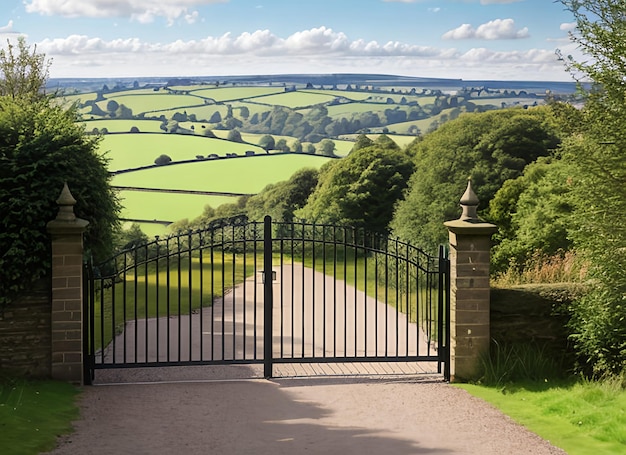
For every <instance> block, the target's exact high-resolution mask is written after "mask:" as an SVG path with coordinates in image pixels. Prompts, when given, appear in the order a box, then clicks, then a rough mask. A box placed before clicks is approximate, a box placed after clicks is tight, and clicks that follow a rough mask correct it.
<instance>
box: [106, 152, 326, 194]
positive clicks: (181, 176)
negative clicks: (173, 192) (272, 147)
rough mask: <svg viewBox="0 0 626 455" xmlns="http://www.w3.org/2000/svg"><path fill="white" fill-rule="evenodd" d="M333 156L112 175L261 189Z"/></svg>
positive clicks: (175, 184) (259, 158) (117, 180)
mask: <svg viewBox="0 0 626 455" xmlns="http://www.w3.org/2000/svg"><path fill="white" fill-rule="evenodd" d="M331 159H332V158H328V157H323V156H319V155H306V154H299V153H288V154H283V155H256V156H251V157H241V158H231V159H220V160H213V161H211V160H206V161H199V162H193V163H182V164H175V165H169V166H157V167H154V168H150V169H142V170H139V171H135V172H129V173H125V174H117V175H115V176H114V177H113V179H112V185H114V186H139V187H145V188H164V189H182V190H197V191H219V192H236V193H239V192H241V193H258V192H259V191H261V190H262V189H263V188H264V187H265V186H267V185H268V184H270V183H274V182H279V181H282V180H287V179H289V177H291V176H292V175H293V174H294V173H295V172H296V171H297V170H299V169H302V168H309V167H314V168H319V167H320V166H322V165H323V164H324V163H326V162H328V161H329V160H331Z"/></svg>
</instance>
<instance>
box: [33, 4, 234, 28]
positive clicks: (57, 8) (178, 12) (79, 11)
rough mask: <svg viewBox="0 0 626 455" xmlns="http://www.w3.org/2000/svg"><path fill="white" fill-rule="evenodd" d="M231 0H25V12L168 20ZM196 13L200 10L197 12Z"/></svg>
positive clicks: (146, 20)
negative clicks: (203, 6) (191, 10)
mask: <svg viewBox="0 0 626 455" xmlns="http://www.w3.org/2000/svg"><path fill="white" fill-rule="evenodd" d="M228 1H229V0H65V1H58V0H24V4H25V7H26V12H28V13H39V14H41V15H45V16H64V17H129V18H130V19H132V20H136V21H138V22H141V23H148V22H152V21H154V20H155V18H157V17H164V18H165V19H167V21H168V22H169V23H172V21H173V20H175V19H178V18H180V17H183V18H185V19H186V20H188V19H187V16H189V15H192V16H193V14H194V12H190V9H192V8H193V7H195V6H198V5H206V4H211V3H224V2H228ZM196 14H197V13H196Z"/></svg>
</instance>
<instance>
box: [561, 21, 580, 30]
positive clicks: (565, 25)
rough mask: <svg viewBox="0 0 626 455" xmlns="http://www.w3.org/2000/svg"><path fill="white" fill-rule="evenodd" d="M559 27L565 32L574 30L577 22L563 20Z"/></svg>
mask: <svg viewBox="0 0 626 455" xmlns="http://www.w3.org/2000/svg"><path fill="white" fill-rule="evenodd" d="M559 28H560V29H561V30H563V31H564V32H567V31H570V30H574V29H575V28H576V22H563V23H562V24H561V26H560V27H559Z"/></svg>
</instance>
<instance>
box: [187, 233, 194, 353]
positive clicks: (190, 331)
mask: <svg viewBox="0 0 626 455" xmlns="http://www.w3.org/2000/svg"><path fill="white" fill-rule="evenodd" d="M192 240H193V239H192V237H191V230H189V232H188V233H187V242H188V244H187V250H188V251H189V253H188V254H189V292H188V294H189V361H191V353H192V352H193V343H192V341H193V328H192V325H191V323H192V322H193V257H192V256H193V254H192V252H193V248H192V244H191V242H192Z"/></svg>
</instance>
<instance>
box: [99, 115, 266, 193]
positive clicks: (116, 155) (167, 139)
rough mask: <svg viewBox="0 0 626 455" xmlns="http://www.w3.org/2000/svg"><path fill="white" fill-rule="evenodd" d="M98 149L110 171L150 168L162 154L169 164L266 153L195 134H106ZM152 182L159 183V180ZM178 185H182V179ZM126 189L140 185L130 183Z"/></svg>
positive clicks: (250, 147)
mask: <svg viewBox="0 0 626 455" xmlns="http://www.w3.org/2000/svg"><path fill="white" fill-rule="evenodd" d="M94 123H95V122H94ZM99 150H100V151H102V152H103V153H106V156H107V158H109V159H110V162H109V164H108V168H109V170H110V171H119V170H123V169H132V168H137V167H143V166H151V165H153V164H154V160H155V159H156V158H157V157H158V156H160V155H162V154H165V155H168V156H169V157H170V158H171V159H172V161H186V160H195V159H196V155H202V156H203V157H207V156H208V155H210V154H216V155H218V156H225V155H226V154H227V153H236V154H237V155H240V156H244V155H245V154H246V151H248V150H252V151H254V152H255V153H263V154H265V151H264V150H263V149H262V148H260V147H258V146H255V145H251V144H242V143H238V142H230V141H226V140H221V139H214V138H208V137H201V136H195V135H181V134H163V133H161V134H158V133H150V134H148V133H147V134H133V133H128V134H107V135H105V136H104V139H103V140H102V142H100V144H99ZM155 183H157V184H158V181H156V182H155ZM181 183H183V184H184V179H183V181H182V182H181ZM126 186H143V185H139V184H133V183H132V182H131V183H128V184H127V185H126ZM183 188H184V187H183ZM209 190H210V189H209Z"/></svg>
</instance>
